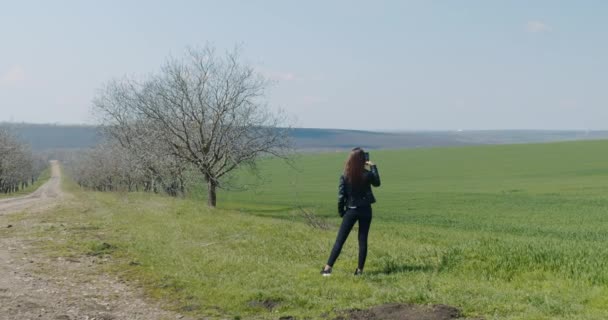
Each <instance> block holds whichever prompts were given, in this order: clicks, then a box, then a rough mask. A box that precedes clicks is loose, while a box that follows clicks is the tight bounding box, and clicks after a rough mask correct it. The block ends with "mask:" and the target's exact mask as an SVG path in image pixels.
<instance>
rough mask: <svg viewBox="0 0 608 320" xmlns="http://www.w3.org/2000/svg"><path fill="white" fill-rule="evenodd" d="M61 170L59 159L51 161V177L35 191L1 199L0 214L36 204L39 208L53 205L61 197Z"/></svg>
mask: <svg viewBox="0 0 608 320" xmlns="http://www.w3.org/2000/svg"><path fill="white" fill-rule="evenodd" d="M60 184H61V170H60V169H59V164H58V163H57V161H51V178H50V179H49V181H47V182H46V183H45V184H43V185H42V186H41V187H40V188H38V190H36V191H34V192H33V193H31V194H29V195H27V196H23V197H17V198H8V199H3V200H0V215H2V214H7V213H10V212H16V211H23V210H25V209H28V208H31V207H33V206H36V207H37V209H38V210H40V209H41V208H42V207H45V206H48V205H52V204H53V203H56V202H57V201H58V198H60V197H61V195H62V192H61V187H60Z"/></svg>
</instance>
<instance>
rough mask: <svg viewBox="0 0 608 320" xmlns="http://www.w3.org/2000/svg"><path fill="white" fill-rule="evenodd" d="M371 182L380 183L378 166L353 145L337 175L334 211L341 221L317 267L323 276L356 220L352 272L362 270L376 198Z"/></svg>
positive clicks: (326, 274)
mask: <svg viewBox="0 0 608 320" xmlns="http://www.w3.org/2000/svg"><path fill="white" fill-rule="evenodd" d="M366 165H367V166H369V170H366V169H365V166H366ZM371 186H374V187H379V186H380V175H379V174H378V168H377V167H376V165H375V164H374V163H372V162H371V161H369V159H366V153H365V152H364V151H363V149H361V148H354V149H353V150H352V151H351V153H350V155H349V157H348V160H347V161H346V165H345V166H344V174H343V175H342V176H341V177H340V185H339V187H338V213H339V214H340V217H342V225H341V226H340V230H339V231H338V237H337V238H336V243H335V244H334V248H333V249H332V250H331V255H330V256H329V260H328V261H327V264H326V265H325V267H324V268H323V270H321V274H322V275H323V276H329V275H331V271H332V267H333V265H334V263H335V262H336V259H338V256H339V255H340V251H342V246H343V245H344V242H345V241H346V238H347V237H348V234H349V233H350V231H351V230H352V228H353V226H354V225H355V222H357V221H359V265H358V267H357V269H356V270H355V275H356V276H358V275H361V274H362V273H363V267H364V266H365V258H366V257H367V234H368V233H369V226H370V224H371V222H372V206H371V204H372V203H374V202H376V198H374V194H373V193H372V188H371Z"/></svg>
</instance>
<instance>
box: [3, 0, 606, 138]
mask: <svg viewBox="0 0 608 320" xmlns="http://www.w3.org/2000/svg"><path fill="white" fill-rule="evenodd" d="M606 13H608V1H602V0H596V1H584V0H582V1H553V0H545V1H516V0H514V1H483V0H479V1H422V0H421V1H5V2H4V3H2V6H1V8H0V121H18V122H22V121H23V122H37V123H48V122H58V123H93V122H94V119H93V118H92V116H91V115H90V107H91V100H92V98H93V97H94V96H95V94H96V91H97V90H98V88H99V87H100V86H101V85H102V84H103V83H104V82H106V81H108V80H110V79H112V78H115V77H120V76H123V75H145V74H149V73H152V72H155V71H157V70H158V68H159V66H160V65H161V64H162V63H163V61H164V59H165V58H166V57H167V56H168V55H170V54H171V55H180V54H182V53H183V51H184V49H185V48H186V47H188V46H201V45H205V44H206V43H208V42H209V43H211V44H213V45H214V46H216V47H217V48H218V49H219V50H222V51H223V50H226V49H230V48H233V47H234V46H235V45H237V44H238V45H241V46H242V48H243V50H242V57H243V59H244V60H245V61H246V62H248V63H250V64H251V65H253V66H255V68H256V70H258V72H260V73H262V74H263V75H264V76H266V77H267V78H269V79H271V80H273V81H274V85H273V87H272V90H271V91H270V92H269V95H268V101H269V103H270V105H271V106H273V107H278V108H282V109H284V110H285V111H286V112H287V113H288V114H290V115H291V116H292V122H293V123H294V124H295V125H296V126H299V127H317V128H348V129H364V130H458V129H464V130H467V129H608V121H607V120H608V90H607V89H606V86H607V84H608V41H606V39H608V19H606Z"/></svg>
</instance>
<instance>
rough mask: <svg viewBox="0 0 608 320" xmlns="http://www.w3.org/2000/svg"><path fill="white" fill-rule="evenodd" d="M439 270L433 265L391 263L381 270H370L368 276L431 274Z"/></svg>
mask: <svg viewBox="0 0 608 320" xmlns="http://www.w3.org/2000/svg"><path fill="white" fill-rule="evenodd" d="M435 270H437V268H436V267H433V266H431V265H424V264H423V265H415V264H407V263H404V264H399V263H394V262H393V263H390V264H385V265H384V266H382V267H380V268H379V269H375V270H369V271H367V272H366V273H367V274H368V275H390V274H397V273H406V272H431V271H435Z"/></svg>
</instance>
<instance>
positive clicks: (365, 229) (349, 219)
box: [327, 206, 372, 270]
mask: <svg viewBox="0 0 608 320" xmlns="http://www.w3.org/2000/svg"><path fill="white" fill-rule="evenodd" d="M357 220H359V269H361V270H363V267H364V266H365V259H366V258H367V235H368V234H369V226H370V224H371V223H372V206H364V207H357V208H356V209H348V211H346V214H344V218H342V225H341V226H340V231H338V237H337V238H336V243H335V244H334V248H333V249H332V250H331V255H330V256H329V260H328V261H327V264H328V265H329V266H332V267H333V265H334V263H335V262H336V259H338V256H339V255H340V252H341V251H342V246H343V245H344V242H346V238H348V234H349V233H350V231H351V230H352V229H353V226H354V225H355V222H357Z"/></svg>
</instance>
